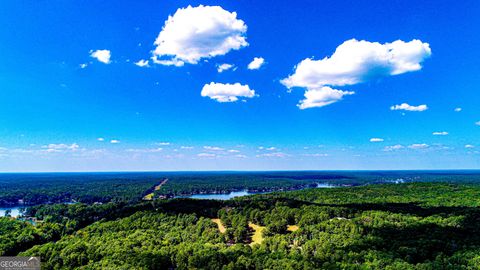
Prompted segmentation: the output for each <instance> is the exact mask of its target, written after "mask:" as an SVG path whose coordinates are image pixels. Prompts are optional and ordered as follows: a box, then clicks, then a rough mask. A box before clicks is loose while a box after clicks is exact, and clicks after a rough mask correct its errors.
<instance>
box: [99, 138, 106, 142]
mask: <svg viewBox="0 0 480 270" xmlns="http://www.w3.org/2000/svg"><path fill="white" fill-rule="evenodd" d="M97 141H99V142H103V141H105V139H104V138H97Z"/></svg>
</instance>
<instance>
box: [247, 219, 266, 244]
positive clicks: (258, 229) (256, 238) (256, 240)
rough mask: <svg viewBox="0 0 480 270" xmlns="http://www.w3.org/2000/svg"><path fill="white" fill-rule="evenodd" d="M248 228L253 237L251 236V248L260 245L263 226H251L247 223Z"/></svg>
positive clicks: (251, 224)
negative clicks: (250, 229)
mask: <svg viewBox="0 0 480 270" xmlns="http://www.w3.org/2000/svg"><path fill="white" fill-rule="evenodd" d="M248 227H250V228H252V230H253V231H254V232H253V235H252V242H251V243H250V245H251V246H253V245H255V244H261V243H262V242H263V230H264V229H265V227H264V226H259V225H256V224H253V223H251V222H249V223H248Z"/></svg>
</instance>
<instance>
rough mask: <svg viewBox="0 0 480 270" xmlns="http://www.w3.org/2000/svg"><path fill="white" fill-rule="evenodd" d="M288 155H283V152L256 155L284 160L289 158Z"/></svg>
mask: <svg viewBox="0 0 480 270" xmlns="http://www.w3.org/2000/svg"><path fill="white" fill-rule="evenodd" d="M288 156H289V155H288V154H285V153H282V152H275V153H265V154H261V155H256V157H277V158H284V157H288Z"/></svg>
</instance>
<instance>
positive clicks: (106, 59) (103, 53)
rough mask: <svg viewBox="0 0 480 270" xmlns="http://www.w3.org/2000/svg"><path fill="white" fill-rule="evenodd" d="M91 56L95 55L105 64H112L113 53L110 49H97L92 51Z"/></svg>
mask: <svg viewBox="0 0 480 270" xmlns="http://www.w3.org/2000/svg"><path fill="white" fill-rule="evenodd" d="M90 57H93V58H95V59H97V60H98V61H99V62H102V63H104V64H110V57H111V54H110V51H109V50H96V51H90Z"/></svg>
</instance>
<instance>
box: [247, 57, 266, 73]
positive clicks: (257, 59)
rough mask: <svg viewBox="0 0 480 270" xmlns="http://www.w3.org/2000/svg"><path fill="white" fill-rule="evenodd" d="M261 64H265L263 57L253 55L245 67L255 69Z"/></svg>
mask: <svg viewBox="0 0 480 270" xmlns="http://www.w3.org/2000/svg"><path fill="white" fill-rule="evenodd" d="M263 64H265V59H263V57H254V58H253V60H252V62H250V64H248V66H247V68H248V69H250V70H255V69H259V68H260V67H262V66H263Z"/></svg>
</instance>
